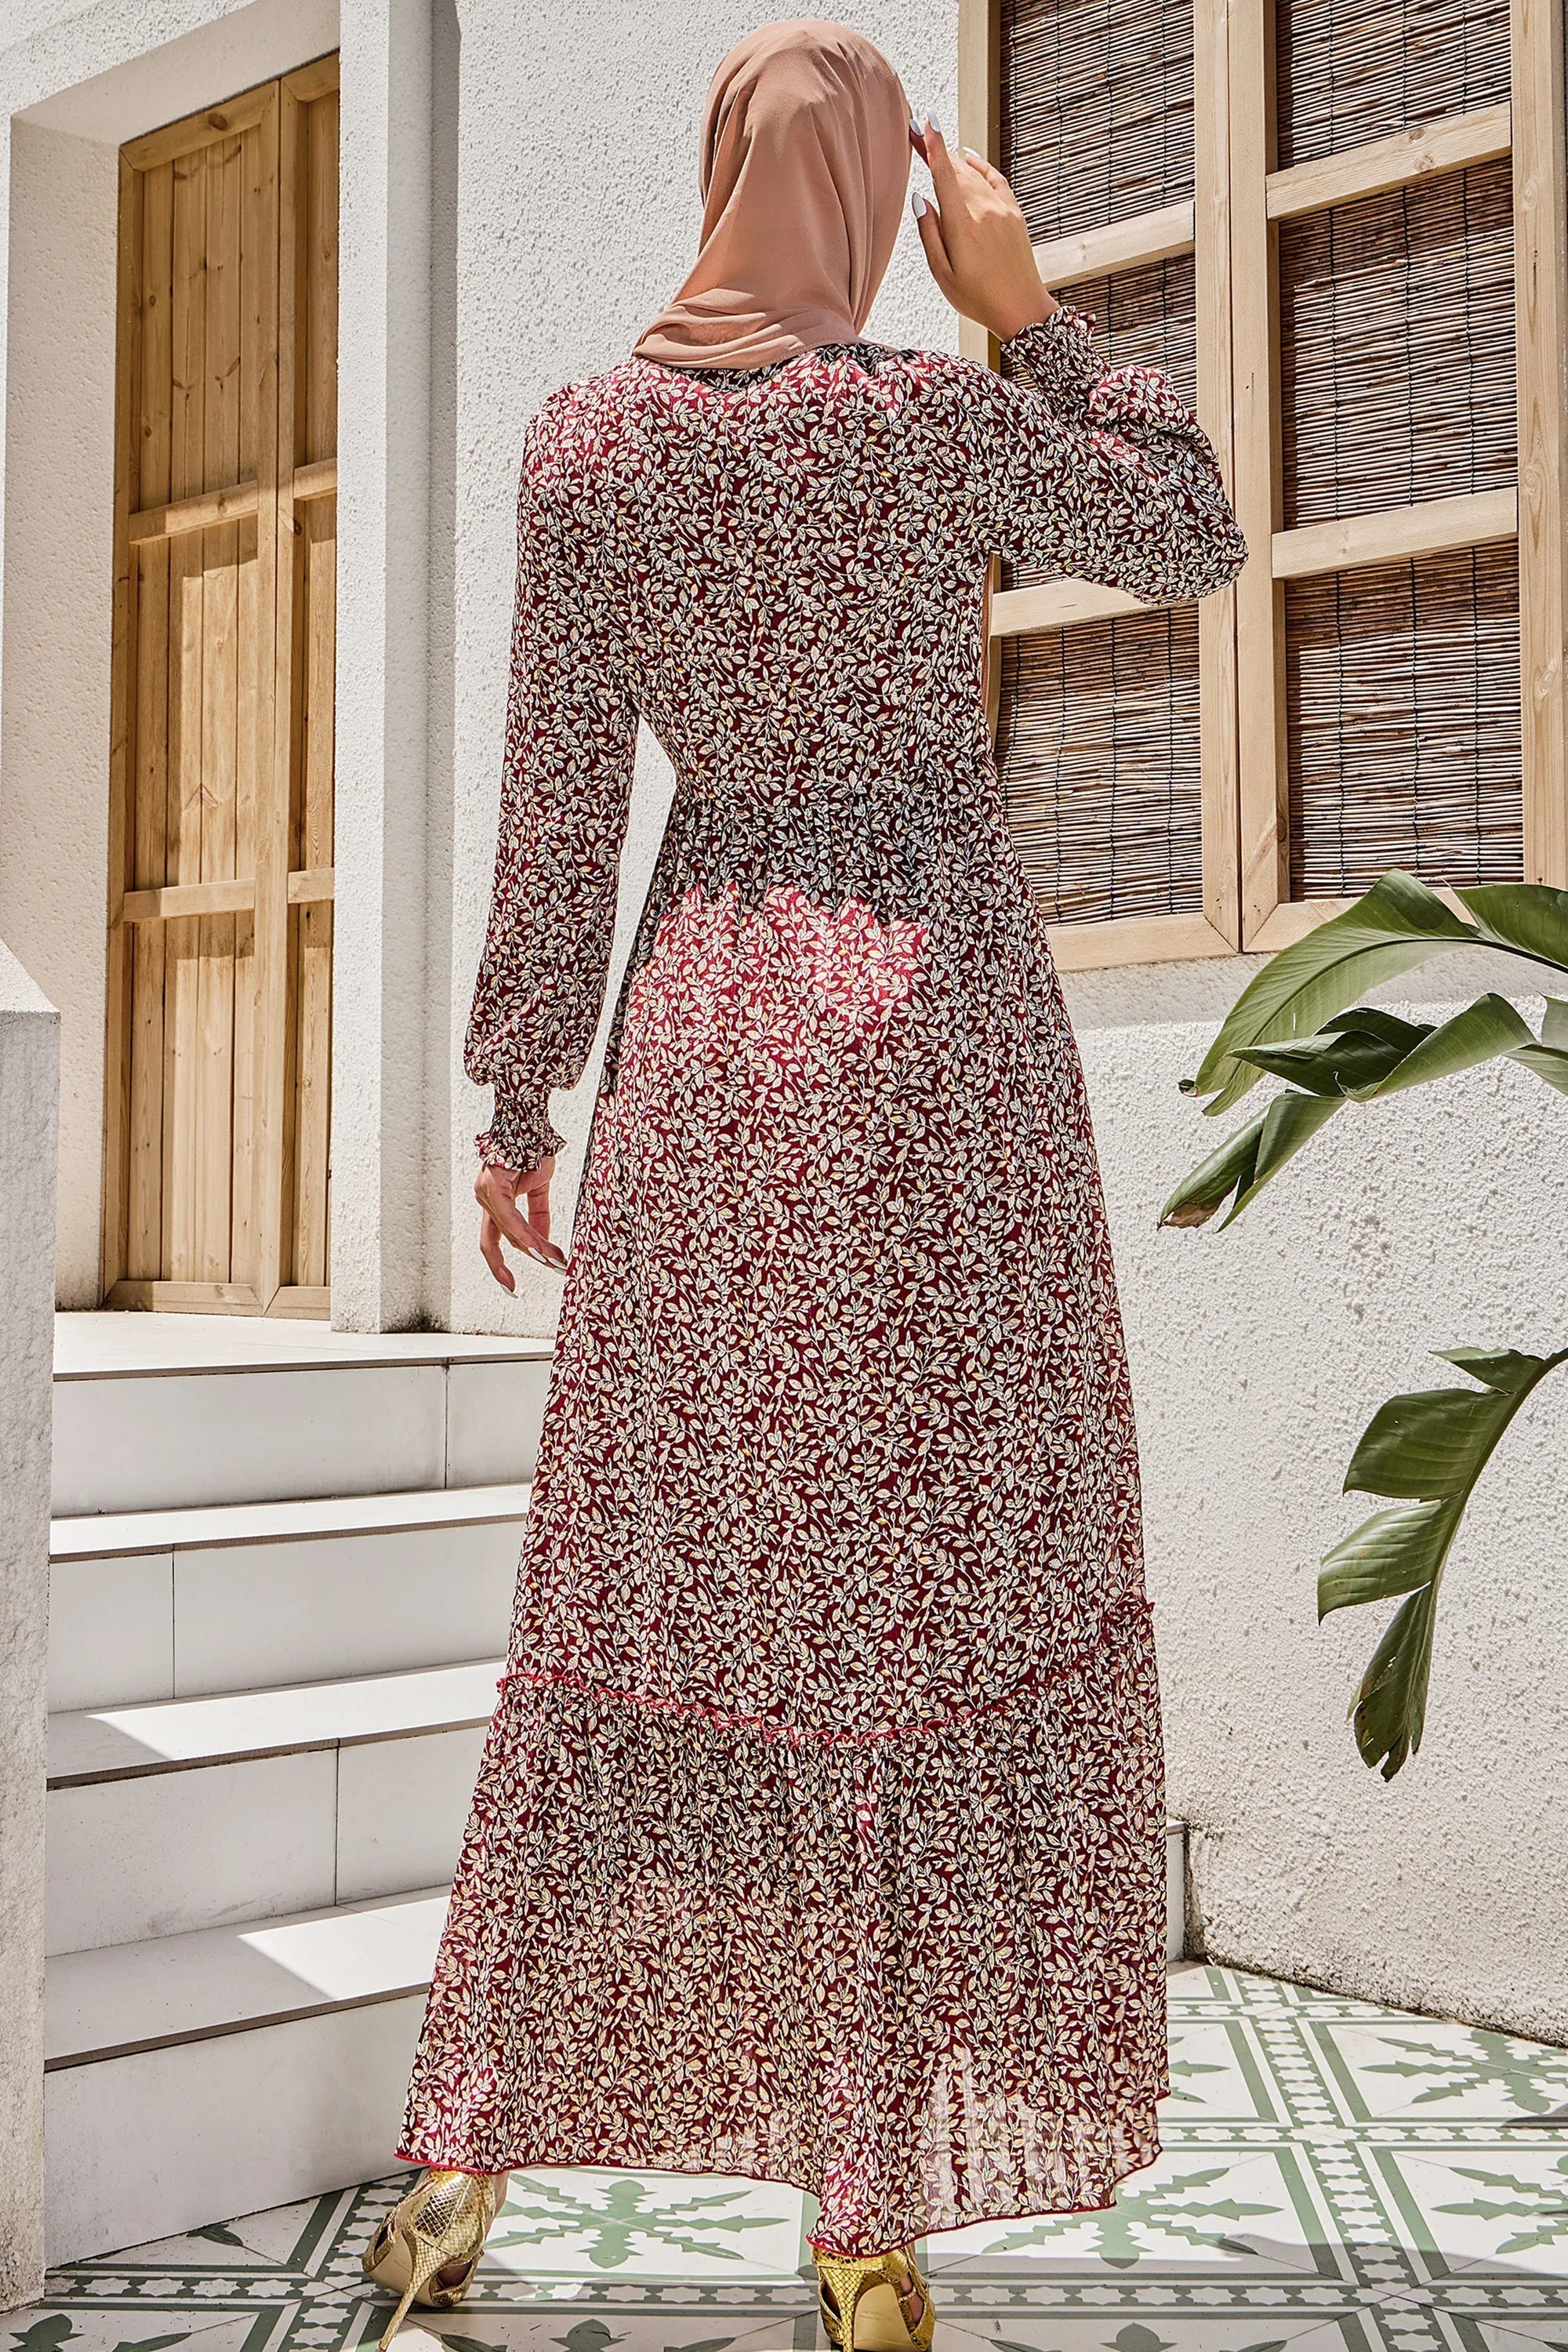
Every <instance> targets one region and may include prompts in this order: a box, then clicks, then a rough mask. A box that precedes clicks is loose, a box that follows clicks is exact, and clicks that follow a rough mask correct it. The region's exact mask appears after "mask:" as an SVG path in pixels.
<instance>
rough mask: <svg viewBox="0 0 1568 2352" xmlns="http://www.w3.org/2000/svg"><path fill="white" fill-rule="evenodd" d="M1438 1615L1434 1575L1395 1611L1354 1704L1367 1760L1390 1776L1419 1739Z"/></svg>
mask: <svg viewBox="0 0 1568 2352" xmlns="http://www.w3.org/2000/svg"><path fill="white" fill-rule="evenodd" d="M1436 1617H1437V1584H1436V1578H1434V1579H1433V1580H1432V1582H1431V1583H1429V1584H1424V1585H1423V1586H1422V1588H1421V1590H1420V1591H1419V1592H1413V1593H1412V1594H1411V1595H1410V1598H1409V1600H1408V1601H1405V1603H1404V1605H1403V1606H1402V1607H1401V1608H1399V1609H1397V1610H1396V1611H1395V1612H1394V1617H1393V1620H1392V1622H1390V1624H1389V1627H1388V1630H1387V1632H1386V1633H1384V1637H1383V1639H1382V1641H1381V1642H1380V1643H1378V1645H1377V1647H1376V1649H1375V1650H1374V1651H1373V1656H1372V1664H1371V1665H1370V1666H1368V1668H1367V1670H1366V1673H1365V1674H1364V1675H1363V1677H1362V1683H1361V1687H1360V1689H1359V1690H1358V1691H1357V1693H1356V1695H1355V1701H1354V1704H1353V1706H1352V1709H1351V1721H1352V1725H1353V1726H1354V1728H1355V1744H1356V1746H1357V1748H1359V1749H1360V1750H1361V1760H1362V1762H1363V1764H1365V1765H1367V1766H1369V1767H1371V1768H1373V1769H1375V1768H1376V1767H1378V1766H1379V1765H1381V1766H1382V1768H1383V1777H1384V1780H1393V1778H1394V1774H1395V1773H1396V1772H1397V1771H1398V1770H1399V1769H1400V1767H1401V1766H1402V1765H1403V1764H1405V1763H1406V1762H1408V1760H1409V1759H1410V1758H1411V1757H1412V1756H1414V1755H1415V1750H1416V1749H1417V1748H1419V1747H1420V1745H1421V1734H1422V1733H1423V1731H1425V1729H1426V1693H1427V1689H1428V1687H1429V1685H1430V1684H1431V1680H1432V1634H1433V1630H1434V1628H1435V1626H1436Z"/></svg>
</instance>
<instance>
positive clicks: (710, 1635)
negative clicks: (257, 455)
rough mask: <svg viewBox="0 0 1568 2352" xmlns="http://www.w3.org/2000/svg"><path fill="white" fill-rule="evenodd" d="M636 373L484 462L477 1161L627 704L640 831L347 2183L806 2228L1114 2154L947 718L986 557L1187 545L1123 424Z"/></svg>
mask: <svg viewBox="0 0 1568 2352" xmlns="http://www.w3.org/2000/svg"><path fill="white" fill-rule="evenodd" d="M1008 359H1009V361H1010V379H1011V380H1009V379H1007V378H1004V377H1003V376H1000V375H996V374H993V373H989V372H988V371H987V370H985V369H984V368H981V367H979V366H976V365H974V364H973V363H971V362H965V361H963V360H958V359H954V358H951V357H949V356H947V355H945V354H941V353H935V352H908V351H890V350H888V349H885V348H883V347H881V346H878V345H873V344H867V343H859V344H855V345H849V346H840V347H835V348H829V349H825V350H818V351H811V352H805V354H803V355H802V356H800V357H797V358H795V359H792V360H788V361H785V362H783V363H781V364H779V365H777V366H774V367H771V368H768V369H765V370H763V371H760V372H756V373H750V374H741V373H731V374H721V375H712V374H709V375H704V374H700V373H682V372H679V371H677V370H674V369H671V368H666V367H663V366H660V365H658V364H657V363H656V362H650V361H647V360H640V359H632V360H628V361H626V362H624V363H623V364H622V365H620V366H618V367H616V368H613V369H612V370H610V371H609V373H606V374H605V375H603V376H600V377H598V378H597V379H595V381H593V382H592V383H585V384H579V385H574V386H571V387H569V388H568V389H567V390H565V391H564V392H562V393H560V394H557V395H556V396H555V397H554V398H553V399H552V401H550V402H549V404H547V405H546V407H545V408H544V410H543V411H542V414H541V415H540V416H539V417H538V418H537V419H536V420H535V422H534V424H533V425H532V426H531V430H530V435H529V439H528V444H527V450H526V457H525V461H524V467H523V480H522V492H521V520H520V547H521V554H520V577H519V585H518V598H517V619H516V628H515V636H514V644H513V656H512V660H513V667H512V694H511V703H510V721H509V730H508V740H507V759H506V772H505V782H504V790H503V801H502V811H501V823H500V854H499V857H498V861H497V867H496V880H495V896H494V902H493V906H492V910H491V915H490V922H489V936H488V939H487V942H486V947H485V953H484V961H483V965H482V968H481V971H480V975H479V990H478V994H477V997H476V1000H475V1004H474V1012H473V1020H472V1024H471V1028H470V1032H469V1041H468V1068H469V1071H470V1074H471V1075H472V1076H474V1077H475V1078H477V1079H480V1080H483V1081H487V1082H493V1084H494V1086H495V1088H496V1097H497V1099H496V1109H495V1118H494V1124H493V1126H492V1128H491V1129H490V1130H489V1133H488V1135H486V1136H485V1137H483V1138H481V1139H480V1142H481V1149H482V1150H483V1151H484V1152H485V1154H486V1156H487V1157H489V1158H492V1159H500V1160H506V1161H508V1162H509V1163H510V1165H511V1166H513V1167H516V1168H526V1167H531V1166H532V1165H534V1164H535V1163H536V1162H537V1160H539V1159H540V1157H541V1156H542V1154H543V1153H545V1152H546V1151H548V1150H552V1148H553V1147H554V1144H555V1142H556V1138H555V1136H554V1134H553V1131H552V1129H551V1126H550V1122H549V1118H548V1114H547V1097H548V1095H549V1093H550V1090H551V1088H552V1087H562V1086H565V1085H569V1084H571V1083H572V1082H573V1081H574V1080H575V1078H576V1077H577V1076H579V1074H580V1072H581V1070H582V1068H583V1066H584V1061H585V1058H586V1055H587V1052H588V1049H589V1047H590V1045H591V1042H592V1038H593V1035H594V1033H595V1026H596V1023H597V1020H598V1016H599V1013H600V1009H601V1002H602V998H603V993H604V988H605V969H606V961H607V957H608V951H609V942H610V935H611V928H612V920H613V916H614V911H615V900H616V866H617V857H618V853H619V849H620V845H621V840H622V834H623V827H624V824H625V819H626V803H627V793H628V786H629V782H630V777H631V772H632V757H633V742H634V737H635V733H636V728H637V719H638V717H639V715H640V717H641V718H642V719H644V720H646V722H647V725H648V726H649V727H650V728H651V729H652V730H653V731H654V733H655V734H656V735H657V736H658V740H659V741H660V742H661V743H662V744H663V746H664V748H665V750H666V751H667V752H668V756H669V758H670V760H671V761H672V762H673V765H674V768H675V772H676V778H677V783H676V793H675V800H674V804H673V808H672V811H671V814H670V817H669V822H668V832H667V834H666V837H665V841H664V845H663V849H662V852H661V855H660V858H659V862H658V868H657V871H656V875H655V878H654V881H653V884H652V887H651V889H650V892H649V896H648V900H647V908H646V911H645V913H644V916H643V919H642V924H641V929H640V931H639V934H638V936H637V943H636V947H635V950H634V952H633V956H632V960H631V966H630V970H629V973H628V978H627V982H626V986H625V989H624V991H623V993H622V996H621V999H620V1003H619V1007H618V1011H617V1015H616V1024H615V1028H614V1031H613V1033H612V1036H611V1042H610V1046H609V1051H608V1055H607V1058H606V1064H605V1077H604V1081H603V1087H602V1091H601V1094H600V1097H599V1100H598V1104H597V1108H596V1113H595V1130H594V1135H593V1139H592V1146H591V1150H590V1156H589V1165H588V1170H587V1174H586V1178H585V1182H584V1192H583V1196H582V1202H581V1205H580V1209H579V1214H578V1221H577V1225H576V1233H575V1242H574V1252H573V1258H572V1266H571V1272H570V1275H569V1277H568V1280H567V1285H566V1295H565V1300H564V1305H563V1318H562V1324H561V1331H560V1339H559V1343H558V1347H557V1350H556V1357H555V1366H554V1376H553V1381H552V1389H551V1394H550V1402H549V1407H548V1411H547V1413H546V1417H545V1425H544V1435H543V1442H542V1450H541V1454H540V1461H539V1468H538V1474H537V1480H536V1483H535V1486H534V1488H533V1498H532V1507H531V1511H530V1514H529V1518H528V1523H527V1533H526V1537H525V1539H524V1544H523V1550H522V1559H521V1570H520V1574H519V1582H518V1591H517V1606H516V1615H515V1619H514V1623H513V1629H512V1635H511V1646H510V1659H509V1663H508V1667H507V1672H506V1675H505V1678H504V1680H503V1683H502V1686H501V1697H500V1705H499V1706H498V1708H497V1711H496V1715H495V1719H494V1722H493V1725H492V1727H491V1729H490V1734H489V1743H488V1746H487V1748H486V1750H485V1756H484V1761H483V1765H482V1767H481V1769H480V1772H479V1785H478V1789H477V1791H476V1793H475V1798H474V1806H473V1811H472V1814H471V1816H470V1819H469V1822H468V1834H467V1840H466V1843H465V1845H464V1848H463V1853H462V1859H461V1863H460V1865H459V1867H458V1875H457V1882H456V1885H455V1887H454V1890H453V1895H452V1902H451V1908H450V1912H449V1915H448V1917H447V1929H446V1936H445V1939H444V1941H443V1943H442V1946H441V1951H440V1958H439V1961H438V1964H437V1970H436V1975H435V1981H434V1983H433V1985H432V1988H431V1993H430V2002H429V2009H428V2013H427V2016H426V2025H425V2031H424V2036H423V2040H422V2042H421V2045H420V2049H419V2054H418V2059H417V2062H416V2069H415V2074H414V2081H413V2086H412V2089H411V2092H410V2095H409V2106H408V2117H407V2124H406V2131H405V2139H404V2143H403V2153H404V2155H405V2157H406V2158H408V2159H410V2160H412V2161H415V2162H419V2163H424V2164H430V2165H440V2166H459V2167H464V2168H468V2169H470V2170H494V2171H499V2170H500V2169H502V2168H506V2167H519V2166H527V2165H550V2164H589V2165H618V2166H636V2167H646V2168H665V2169H669V2170H675V2171H681V2172H709V2173H730V2174H736V2173H739V2174H750V2175H752V2176H753V2177H756V2178H760V2179H769V2180H778V2181H789V2182H794V2183H795V2184H797V2185H799V2186H801V2187H803V2188H805V2189H809V2190H811V2191H813V2192H814V2193H815V2194H816V2197H817V2198H818V2199H819V2200H821V2213H820V2219H819V2221H818V2222H817V2224H816V2229H815V2231H814V2236H815V2238H816V2242H818V2243H819V2244H821V2245H823V2246H824V2247H826V2248H827V2249H830V2250H834V2251H837V2252H846V2253H868V2252H873V2251H876V2250H878V2249H880V2248H882V2247H886V2246H889V2245H891V2244H893V2243H895V2242H901V2241H905V2240H910V2239H915V2238H918V2237H920V2236H921V2234H922V2233H923V2232H925V2231H933V2230H942V2229H948V2228H951V2227H952V2226H954V2225H955V2224H957V2223H960V2222H964V2221H974V2220H978V2219H983V2218H987V2217H994V2216H1003V2215H1009V2214H1016V2213H1026V2212H1041V2211H1047V2210H1060V2209H1063V2208H1073V2207H1078V2208H1082V2207H1097V2206H1102V2205H1104V2204H1105V2203H1107V2202H1108V2201H1109V2200H1110V2196H1111V2192H1112V2190H1113V2189H1114V2186H1115V2184H1116V2182H1117V2180H1118V2179H1120V2178H1121V2176H1122V2175H1123V2174H1125V2173H1126V2172H1128V2171H1130V2170H1131V2169H1132V2168H1136V2167H1138V2166H1141V2165H1143V2164H1146V2163H1148V2162H1149V2161H1151V2160H1152V2158H1153V2157H1154V2155H1155V2154H1156V2153H1157V2140H1156V2137H1155V2101H1156V2100H1157V2099H1158V2098H1159V2097H1160V2096H1161V2095H1162V2094H1163V2090H1164V2088H1165V2074H1164V2003H1163V1885H1164V1868H1163V1852H1164V1847H1163V1801H1162V1786H1161V1753H1160V1730H1159V1714H1158V1696H1157V1691H1156V1685H1155V1676H1154V1660H1153V1649H1152V1638H1151V1627H1150V1619H1149V1611H1148V1605H1147V1603H1146V1601H1145V1599H1144V1594H1143V1585H1142V1560H1141V1552H1140V1526H1139V1502H1138V1484H1137V1463H1136V1454H1135V1449H1134V1438H1133V1427H1132V1413H1131V1400H1130V1395H1129V1390H1128V1380H1127V1370H1126V1362H1125V1358H1124V1354H1123V1349H1122V1341H1121V1327H1120V1322H1119V1319H1118V1313H1117V1304H1116V1296H1115V1289H1114V1281H1113V1276H1112V1269H1111V1262H1110V1248H1109V1245H1108V1242H1107V1236H1106V1228H1105V1219H1104V1213H1103V1210H1102V1206H1101V1201H1100V1186H1099V1179H1098V1174H1097V1171H1096V1165H1095V1157H1094V1146H1093V1140H1092V1138H1091V1135H1090V1131H1089V1116H1088V1109H1087V1106H1086V1102H1085V1097H1084V1091H1083V1084H1082V1079H1081V1076H1080V1074H1079V1063H1078V1058H1077V1054H1076V1051H1075V1048H1074V1045H1073V1040H1072V1035H1071V1033H1070V1031H1069V1029H1068V1022H1067V1018H1066V1014H1065V1013H1064V1010H1063V1005H1062V1000H1061V996H1060V994H1059V992H1058V985H1057V981H1056V977H1055V974H1054V972H1053V970H1052V966H1051V961H1050V957H1049V953H1048V951H1047V946H1046V942H1045V936H1044V931H1043V929H1042V924H1041V919H1040V917H1039V914H1038V912H1037V908H1036V907H1035V905H1034V903H1033V901H1032V899H1031V898H1030V895H1029V891H1028V889H1027V887H1026V883H1025V881H1024V878H1023V875H1022V872H1021V870H1020V867H1019V865H1018V861H1017V858H1016V854H1015V852H1014V849H1013V847H1012V845H1011V844H1010V841H1009V838H1008V835H1007V831H1006V827H1005V822H1004V810H1003V801H1002V796H1001V792H1000V789H999V786H998V782H997V774H996V769H995V765H994V760H993V757H992V752H991V747H990V743H989V740H988V736H987V730H986V726H985V720H984V711H983V708H982V700H981V690H980V677H981V673H980V660H981V655H980V614H981V600H982V593H983V582H984V573H985V569H986V563H987V559H988V558H989V557H990V556H991V554H992V552H993V551H1000V552H1002V553H1003V554H1005V555H1011V556H1014V557H1017V558H1023V559H1027V560H1029V561H1030V562H1035V563H1044V564H1048V565H1050V566H1053V567H1055V568H1058V569H1059V570H1061V571H1063V572H1073V573H1077V574H1079V575H1082V576H1084V577H1087V578H1089V579H1090V580H1098V581H1105V582H1110V583H1116V584H1117V585H1120V586H1121V587H1124V588H1128V589H1131V591H1132V592H1133V593H1136V594H1140V595H1143V596H1147V597H1152V598H1163V599H1175V598H1183V597H1191V596H1195V595H1202V594H1204V593H1205V592H1207V591H1209V590H1211V589H1214V588H1215V587H1217V586H1219V585H1220V584H1221V583H1224V582H1225V581H1226V580H1228V579H1230V578H1231V577H1232V575H1233V574H1234V573H1235V572H1236V571H1237V568H1238V565H1239V563H1240V561H1241V558H1242V555H1243V553H1244V548H1243V544H1242V541H1241V539H1240V536H1239V534H1238V532H1237V528H1236V525H1235V522H1234V521H1233V520H1232V518H1231V515H1230V512H1229V509H1228V508H1227V506H1226V500H1225V497H1224V494H1223V492H1222V489H1221V488H1220V483H1219V479H1218V476H1217V473H1216V470H1215V461H1214V457H1213V454H1212V452H1211V450H1210V448H1209V446H1208V443H1207V442H1206V440H1205V437H1204V436H1203V434H1202V433H1201V432H1200V430H1199V429H1198V427H1197V425H1196V424H1195V423H1194V420H1193V418H1192V416H1191V415H1190V414H1189V413H1188V411H1187V409H1186V408H1185V406H1184V404H1183V403H1182V402H1181V401H1180V400H1179V399H1178V398H1177V397H1176V395H1175V394H1174V393H1173V391H1172V389H1171V387H1170V385H1169V384H1168V383H1167V382H1166V381H1165V379H1164V378H1163V376H1161V375H1159V374H1157V373H1153V372H1152V371H1150V370H1147V369H1142V368H1122V369H1120V370H1117V371H1115V372H1114V373H1107V372H1106V371H1105V369H1104V368H1103V367H1102V365H1101V364H1100V362H1099V360H1098V359H1097V357H1096V355H1095V353H1094V351H1093V347H1092V343H1091V341H1090V336H1089V328H1088V325H1087V323H1086V322H1085V321H1084V320H1082V319H1081V318H1080V317H1079V316H1078V315H1077V314H1075V313H1068V312H1060V313H1058V314H1057V315H1056V316H1055V317H1054V318H1053V319H1052V320H1050V321H1049V322H1048V323H1047V325H1045V326H1044V327H1038V328H1033V327H1032V328H1029V329H1027V330H1026V331H1025V332H1024V333H1023V334H1021V335H1019V336H1018V337H1017V338H1016V340H1015V341H1013V342H1012V343H1011V345H1010V346H1009V347H1008Z"/></svg>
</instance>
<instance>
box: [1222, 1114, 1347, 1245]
mask: <svg viewBox="0 0 1568 2352" xmlns="http://www.w3.org/2000/svg"><path fill="white" fill-rule="evenodd" d="M1341 1099H1342V1097H1341ZM1339 1108H1340V1103H1339V1101H1325V1100H1324V1099H1323V1097H1321V1095H1300V1094H1297V1093H1295V1092H1294V1091H1293V1090H1292V1091H1290V1092H1289V1093H1286V1094H1282V1095H1276V1096H1275V1097H1274V1100H1273V1101H1272V1102H1271V1103H1270V1104H1269V1106H1268V1109H1267V1110H1266V1111H1265V1112H1264V1114H1263V1123H1262V1126H1261V1128H1260V1129H1259V1131H1258V1150H1257V1154H1256V1156H1255V1158H1254V1160H1253V1164H1252V1171H1251V1173H1250V1175H1249V1176H1248V1177H1247V1181H1246V1183H1245V1184H1243V1185H1241V1186H1240V1187H1239V1189H1238V1190H1237V1195H1236V1205H1235V1207H1234V1208H1233V1209H1232V1210H1231V1213H1230V1215H1229V1216H1228V1217H1226V1221H1225V1222H1226V1224H1227V1225H1228V1224H1233V1223H1235V1221H1236V1219H1237V1217H1239V1216H1240V1214H1241V1213H1242V1211H1243V1209H1245V1208H1246V1207H1247V1202H1249V1201H1256V1200H1257V1198H1258V1194H1259V1192H1262V1190H1263V1187H1264V1186H1265V1184H1269V1183H1272V1182H1273V1181H1274V1179H1275V1177H1276V1176H1278V1175H1279V1171H1280V1170H1281V1168H1283V1167H1284V1165H1285V1163H1286V1161H1287V1160H1293V1159H1294V1158H1295V1156H1296V1154H1297V1152H1298V1151H1300V1149H1301V1147H1302V1145H1303V1144H1304V1143H1310V1141H1311V1139H1312V1138H1313V1136H1314V1135H1316V1133H1317V1132H1318V1129H1320V1128H1321V1127H1323V1126H1326V1125H1327V1123H1328V1121H1329V1120H1330V1119H1331V1118H1332V1117H1333V1115H1334V1113H1335V1111H1337V1110H1338V1109H1339ZM1222 1230H1223V1229H1222Z"/></svg>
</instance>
